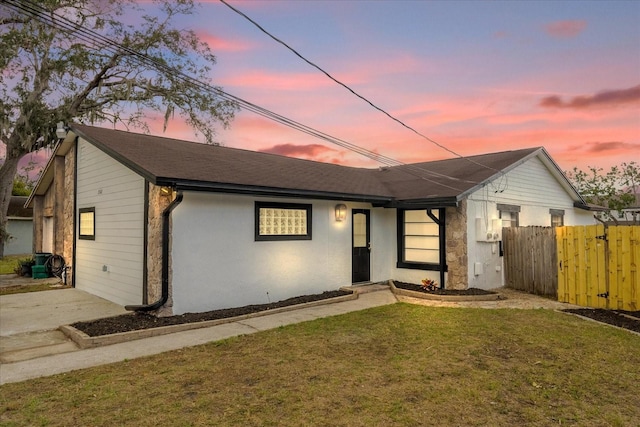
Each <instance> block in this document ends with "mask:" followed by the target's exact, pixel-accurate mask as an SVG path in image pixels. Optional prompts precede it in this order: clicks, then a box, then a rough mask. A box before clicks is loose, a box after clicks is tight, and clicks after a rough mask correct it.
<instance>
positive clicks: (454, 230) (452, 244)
mask: <svg viewBox="0 0 640 427" xmlns="http://www.w3.org/2000/svg"><path fill="white" fill-rule="evenodd" d="M446 245H447V266H448V267H449V270H448V273H447V283H446V287H447V289H467V288H468V287H469V276H468V272H467V268H468V258H469V257H468V254H467V201H466V200H463V201H461V202H460V204H459V205H458V207H456V208H447V211H446Z"/></svg>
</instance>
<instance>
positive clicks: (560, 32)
mask: <svg viewBox="0 0 640 427" xmlns="http://www.w3.org/2000/svg"><path fill="white" fill-rule="evenodd" d="M585 28H587V22H586V21H556V22H551V23H550V24H547V25H545V26H544V29H545V32H546V33H547V34H549V35H550V36H551V37H556V38H563V39H564V38H570V37H575V36H577V35H578V34H580V33H581V32H582V31H583V30H584V29H585Z"/></svg>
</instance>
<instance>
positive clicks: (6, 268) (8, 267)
mask: <svg viewBox="0 0 640 427" xmlns="http://www.w3.org/2000/svg"><path fill="white" fill-rule="evenodd" d="M30 256H31V255H6V256H4V257H2V258H0V274H13V273H14V270H15V268H16V267H17V266H18V261H19V260H22V259H26V258H29V257H30Z"/></svg>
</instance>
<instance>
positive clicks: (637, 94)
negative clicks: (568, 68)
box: [540, 85, 640, 109]
mask: <svg viewBox="0 0 640 427" xmlns="http://www.w3.org/2000/svg"><path fill="white" fill-rule="evenodd" d="M635 102H640V85H637V86H633V87H630V88H628V89H619V90H605V91H602V92H599V93H597V94H595V95H587V96H576V97H574V98H572V99H571V100H568V101H563V100H562V98H560V97H559V96H558V95H552V96H547V97H544V98H542V100H541V101H540V106H541V107H546V108H573V109H584V108H591V107H599V106H608V105H620V104H630V103H635Z"/></svg>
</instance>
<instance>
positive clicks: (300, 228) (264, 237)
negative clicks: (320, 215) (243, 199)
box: [255, 202, 311, 241]
mask: <svg viewBox="0 0 640 427" xmlns="http://www.w3.org/2000/svg"><path fill="white" fill-rule="evenodd" d="M255 240H256V241H273V240H311V205H310V204H301V203H275V202H256V203H255Z"/></svg>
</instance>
